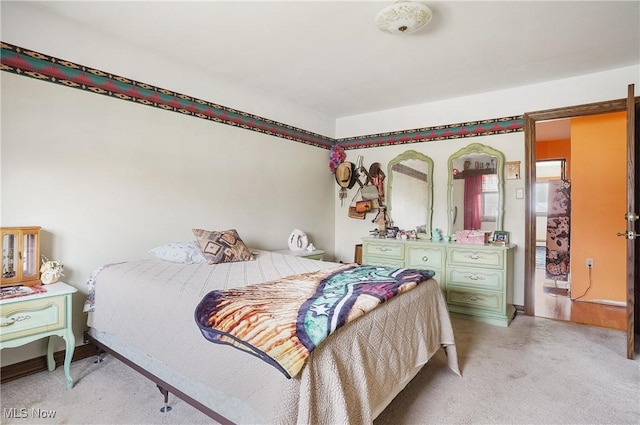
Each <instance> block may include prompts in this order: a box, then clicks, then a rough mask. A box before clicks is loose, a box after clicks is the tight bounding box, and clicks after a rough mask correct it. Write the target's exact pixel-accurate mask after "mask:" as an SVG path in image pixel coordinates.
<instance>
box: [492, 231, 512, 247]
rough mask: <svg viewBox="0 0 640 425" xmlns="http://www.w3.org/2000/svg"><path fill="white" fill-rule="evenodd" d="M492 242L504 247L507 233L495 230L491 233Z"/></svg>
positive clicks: (506, 242)
mask: <svg viewBox="0 0 640 425" xmlns="http://www.w3.org/2000/svg"><path fill="white" fill-rule="evenodd" d="M493 242H494V243H499V244H505V245H506V244H508V243H509V232H505V231H504V230H495V231H494V232H493Z"/></svg>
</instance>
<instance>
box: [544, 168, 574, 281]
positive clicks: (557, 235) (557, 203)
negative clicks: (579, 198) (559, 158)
mask: <svg viewBox="0 0 640 425" xmlns="http://www.w3.org/2000/svg"><path fill="white" fill-rule="evenodd" d="M548 196H549V197H548V202H549V204H548V211H547V262H546V276H547V279H553V280H561V281H565V282H568V281H569V265H570V261H569V235H570V230H571V221H570V220H571V182H570V181H569V180H551V181H549V195H548Z"/></svg>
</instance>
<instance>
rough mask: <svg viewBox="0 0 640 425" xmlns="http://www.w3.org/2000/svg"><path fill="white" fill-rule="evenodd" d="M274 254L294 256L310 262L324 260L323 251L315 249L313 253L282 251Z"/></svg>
mask: <svg viewBox="0 0 640 425" xmlns="http://www.w3.org/2000/svg"><path fill="white" fill-rule="evenodd" d="M276 252H277V253H278V254H285V255H295V256H296V257H304V258H308V259H310V260H320V261H322V260H323V259H324V251H323V250H321V249H316V250H315V251H307V250H306V249H305V250H301V251H290V250H288V249H282V250H280V251H276Z"/></svg>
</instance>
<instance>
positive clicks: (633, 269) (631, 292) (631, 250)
mask: <svg viewBox="0 0 640 425" xmlns="http://www.w3.org/2000/svg"><path fill="white" fill-rule="evenodd" d="M637 111H638V108H637V106H636V104H635V99H634V85H633V84H630V85H629V88H628V92H627V213H626V214H625V218H626V219H627V229H626V231H625V232H623V233H622V234H620V233H619V234H618V235H621V236H624V237H626V239H627V358H629V359H632V360H633V359H634V358H635V334H636V323H637V322H638V309H637V307H640V306H638V305H637V304H636V303H637V301H638V291H639V290H640V285H639V284H638V281H637V279H638V278H639V276H638V267H639V266H638V263H640V261H638V258H637V257H638V256H640V249H639V248H638V246H639V244H640V229H638V228H637V226H638V211H637V209H636V208H637V207H638V206H640V201H639V200H638V199H637V198H638V197H639V196H640V195H638V187H637V186H638V185H637V184H636V178H635V172H636V169H637V168H638V165H640V161H638V152H637V151H638V150H639V149H638V128H637V127H638V126H636V121H637V119H638V118H639V117H638V116H637V115H636V112H637Z"/></svg>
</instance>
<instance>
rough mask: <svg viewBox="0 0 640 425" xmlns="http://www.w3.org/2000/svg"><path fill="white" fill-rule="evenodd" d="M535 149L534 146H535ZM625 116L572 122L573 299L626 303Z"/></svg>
mask: <svg viewBox="0 0 640 425" xmlns="http://www.w3.org/2000/svg"><path fill="white" fill-rule="evenodd" d="M536 146H537V145H536ZM626 157H627V153H626V112H618V113H613V114H604V115H597V116H588V117H580V118H573V119H572V120H571V158H572V167H571V168H572V170H571V177H572V178H571V241H570V244H571V245H570V250H571V297H572V298H576V297H579V296H581V295H583V294H584V293H585V291H586V290H587V288H588V287H589V270H588V269H587V267H586V259H587V258H593V261H594V267H593V269H592V270H591V289H589V292H588V293H587V294H586V295H585V296H584V297H583V298H581V299H582V300H608V301H622V302H623V301H625V300H626V282H625V279H626V240H625V239H624V238H622V237H618V236H616V233H617V232H622V231H624V230H625V229H626V222H625V220H624V214H625V209H626V167H625V166H624V165H623V164H626V163H627V159H626Z"/></svg>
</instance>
